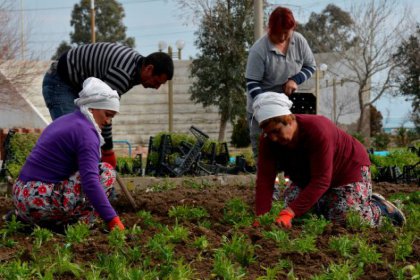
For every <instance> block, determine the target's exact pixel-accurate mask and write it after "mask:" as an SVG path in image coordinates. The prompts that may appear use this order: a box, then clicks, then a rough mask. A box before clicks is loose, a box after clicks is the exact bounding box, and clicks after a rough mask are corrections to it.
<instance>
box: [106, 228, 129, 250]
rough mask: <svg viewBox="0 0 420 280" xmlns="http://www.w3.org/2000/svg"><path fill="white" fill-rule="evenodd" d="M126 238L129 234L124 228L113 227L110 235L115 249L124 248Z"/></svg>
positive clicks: (110, 243) (110, 242)
mask: <svg viewBox="0 0 420 280" xmlns="http://www.w3.org/2000/svg"><path fill="white" fill-rule="evenodd" d="M126 239H127V235H126V232H125V231H124V230H119V229H113V230H111V232H110V233H109V235H108V242H109V245H110V246H111V247H112V248H114V249H115V250H122V249H123V248H124V245H125V240H126Z"/></svg>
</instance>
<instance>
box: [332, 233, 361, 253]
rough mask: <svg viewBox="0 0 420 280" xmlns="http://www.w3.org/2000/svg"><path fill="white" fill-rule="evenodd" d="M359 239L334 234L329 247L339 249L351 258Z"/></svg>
mask: <svg viewBox="0 0 420 280" xmlns="http://www.w3.org/2000/svg"><path fill="white" fill-rule="evenodd" d="M357 242H358V241H357V240H355V239H352V238H349V236H347V235H344V236H333V237H332V238H331V239H330V240H329V247H330V248H331V249H333V250H335V251H337V252H338V253H339V254H340V255H341V256H343V257H345V258H349V257H351V256H352V253H353V252H354V250H355V249H356V248H357V244H358V243H357Z"/></svg>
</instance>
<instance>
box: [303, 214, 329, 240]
mask: <svg viewBox="0 0 420 280" xmlns="http://www.w3.org/2000/svg"><path fill="white" fill-rule="evenodd" d="M330 223H331V222H330V221H327V220H326V219H325V218H324V217H317V216H315V215H311V216H310V218H309V219H307V220H305V223H304V224H303V230H304V231H305V232H306V234H312V235H315V236H317V235H320V234H322V233H323V232H324V230H325V228H326V227H327V225H329V224H330Z"/></svg>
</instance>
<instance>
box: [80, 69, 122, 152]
mask: <svg viewBox="0 0 420 280" xmlns="http://www.w3.org/2000/svg"><path fill="white" fill-rule="evenodd" d="M74 104H76V105H77V106H78V107H79V108H80V111H81V112H82V113H83V115H85V116H86V117H87V118H88V120H90V121H91V122H92V124H93V125H94V126H95V129H96V131H97V132H98V136H99V140H100V146H102V145H103V144H104V143H105V141H104V138H103V137H102V135H101V129H100V128H99V126H98V124H97V123H96V121H95V119H94V117H93V115H92V113H91V112H90V111H89V108H91V109H103V110H111V111H115V112H117V113H118V112H119V111H120V97H119V95H118V93H117V91H115V90H113V89H112V88H110V87H109V86H108V85H107V84H106V83H104V82H103V81H101V80H100V79H97V78H94V77H90V78H87V79H86V80H85V81H84V82H83V89H82V91H81V92H79V98H77V99H76V100H74Z"/></svg>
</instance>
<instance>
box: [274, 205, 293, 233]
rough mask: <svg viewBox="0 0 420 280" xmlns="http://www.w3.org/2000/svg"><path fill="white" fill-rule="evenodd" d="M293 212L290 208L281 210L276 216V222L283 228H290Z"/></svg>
mask: <svg viewBox="0 0 420 280" xmlns="http://www.w3.org/2000/svg"><path fill="white" fill-rule="evenodd" d="M294 216H295V213H293V210H292V209H290V208H286V209H284V210H282V211H281V212H280V213H279V215H278V216H277V218H276V223H277V224H278V225H280V226H282V227H284V228H287V229H290V228H292V219H293V218H294Z"/></svg>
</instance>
